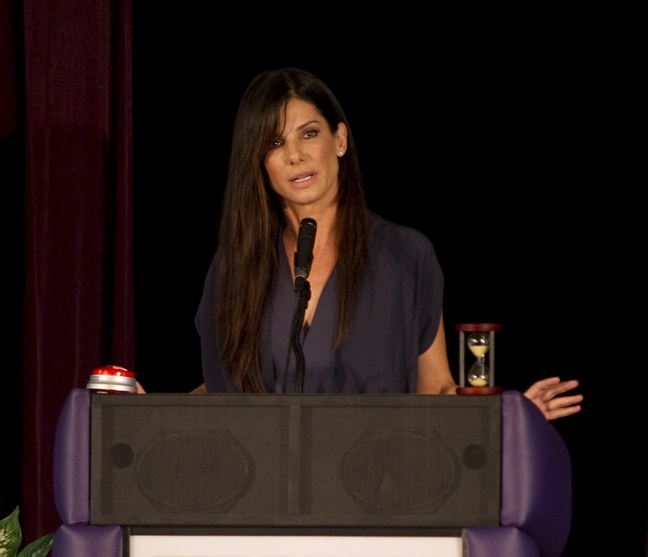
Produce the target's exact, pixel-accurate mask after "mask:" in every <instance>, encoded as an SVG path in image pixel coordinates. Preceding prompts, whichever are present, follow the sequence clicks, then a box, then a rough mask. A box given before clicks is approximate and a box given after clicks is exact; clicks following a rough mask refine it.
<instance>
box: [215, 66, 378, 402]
mask: <svg viewBox="0 0 648 557" xmlns="http://www.w3.org/2000/svg"><path fill="white" fill-rule="evenodd" d="M293 98H298V99H302V100H304V101H307V102H310V103H311V104H313V105H314V106H315V107H316V108H317V109H318V110H319V112H320V113H321V114H322V116H323V117H324V119H325V120H326V122H327V124H328V126H329V128H330V130H331V132H335V130H337V128H338V124H339V123H340V122H344V124H345V125H346V127H347V130H348V132H347V148H346V152H345V155H344V157H341V158H340V160H339V164H340V170H339V175H338V181H339V193H338V209H337V223H336V237H337V238H338V245H337V251H338V259H337V275H338V292H339V298H338V322H337V331H336V335H335V345H336V346H339V344H340V343H341V342H342V341H343V339H344V336H345V334H346V331H347V329H348V326H349V322H350V319H351V315H352V311H353V301H354V297H355V290H356V285H357V284H358V282H359V278H360V276H361V275H362V274H363V272H364V271H365V269H366V268H367V267H368V264H369V256H368V248H367V230H366V210H367V208H366V201H365V194H364V187H363V183H362V179H361V173H360V166H359V162H358V154H357V150H356V145H355V142H354V139H353V134H352V133H351V128H350V126H349V123H348V122H347V119H346V116H345V114H344V111H343V110H342V107H341V106H340V104H339V102H338V101H337V99H336V97H335V95H334V94H333V92H332V91H331V90H330V89H329V87H328V86H327V85H326V84H325V83H323V82H322V81H321V80H320V79H319V78H317V77H316V76H314V75H313V74H311V73H309V72H307V71H304V70H301V69H298V68H282V69H275V70H268V71H265V72H263V73H261V74H259V75H258V76H257V77H255V78H254V79H253V80H252V82H251V83H250V84H249V86H248V87H247V89H246V91H245V93H244V94H243V97H242V99H241V102H240V104H239V107H238V111H237V114H236V119H235V121H234V131H233V135H232V148H231V152H230V158H229V170H228V176H227V184H226V187H225V193H224V198H223V203H222V206H221V217H220V218H221V220H220V227H219V233H218V263H219V272H218V275H217V279H216V280H217V281H218V284H217V289H218V291H217V296H216V299H217V306H218V307H217V309H216V321H215V326H216V334H217V335H218V340H219V343H218V345H220V349H221V353H220V357H221V359H222V362H223V366H224V367H225V369H227V370H228V372H229V373H230V375H231V377H232V380H233V381H234V383H235V385H236V386H237V387H238V389H239V390H240V391H242V392H253V393H255V392H256V393H258V392H263V391H264V390H265V389H264V386H263V381H262V378H261V366H260V360H259V336H260V330H261V319H262V316H263V312H264V309H265V307H266V304H267V302H268V299H269V294H270V293H271V292H272V284H273V279H274V277H275V276H276V274H277V272H278V266H279V262H278V253H277V245H278V234H279V232H280V230H281V228H282V226H283V224H284V220H283V212H282V211H281V209H280V205H279V199H278V196H277V194H276V193H275V192H274V191H273V190H272V188H271V187H270V181H269V179H268V176H267V173H266V171H265V167H264V158H265V156H266V154H267V152H268V150H269V149H270V146H271V145H272V140H273V139H274V138H275V137H276V135H277V130H278V129H279V121H280V115H281V111H282V110H284V109H285V106H286V104H287V102H288V101H289V100H290V99H293ZM340 239H343V240H340ZM333 348H334V347H331V349H333Z"/></svg>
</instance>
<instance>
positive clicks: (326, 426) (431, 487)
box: [90, 394, 501, 530]
mask: <svg viewBox="0 0 648 557" xmlns="http://www.w3.org/2000/svg"><path fill="white" fill-rule="evenodd" d="M500 450H501V399H500V397H499V396H475V397H470V396H465V397H464V396H433V395H431V396H428V395H390V394H384V395H383V394H375V395H374V394H372V395H265V394H264V395H232V394H203V395H190V394H147V395H130V394H124V395H122V394H93V395H92V404H91V455H90V456H91V471H90V491H91V498H90V499H91V500H90V514H91V524H95V525H104V524H121V525H125V526H151V527H165V526H169V527H232V528H237V527H243V528H248V529H249V528H251V527H252V528H254V527H258V528H292V527H295V528H305V527H307V528H313V527H315V528H318V527H322V528H345V529H348V528H355V529H358V528H359V529H367V528H368V529H373V528H398V529H401V530H402V529H407V528H416V529H421V528H439V529H448V528H464V527H494V526H498V525H499V511H500V474H501V462H500V461H501V456H500Z"/></svg>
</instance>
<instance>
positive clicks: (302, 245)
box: [295, 218, 317, 279]
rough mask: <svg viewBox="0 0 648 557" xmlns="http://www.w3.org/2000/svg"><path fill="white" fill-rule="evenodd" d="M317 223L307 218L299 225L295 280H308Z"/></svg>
mask: <svg viewBox="0 0 648 557" xmlns="http://www.w3.org/2000/svg"><path fill="white" fill-rule="evenodd" d="M316 232H317V222H316V221H315V219H311V218H305V219H302V221H301V223H300V224H299V235H298V236H297V251H296V252H295V278H298V277H302V278H305V279H306V278H308V274H309V273H310V267H311V262H312V261H313V245H314V244H315V234H316Z"/></svg>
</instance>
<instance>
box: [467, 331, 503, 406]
mask: <svg viewBox="0 0 648 557" xmlns="http://www.w3.org/2000/svg"><path fill="white" fill-rule="evenodd" d="M456 328H457V331H459V388H458V389H457V393H459V394H497V393H501V392H502V389H501V388H500V387H495V386H494V378H495V331H500V330H501V329H502V326H501V325H500V324H499V323H460V324H459V325H457V327H456ZM466 333H469V335H468V338H466ZM466 349H468V350H469V351H470V353H471V354H472V355H473V357H474V362H473V364H472V365H471V366H470V369H469V370H468V375H466V371H465V364H466V358H465V351H466ZM487 355H488V365H487V363H486V356H487Z"/></svg>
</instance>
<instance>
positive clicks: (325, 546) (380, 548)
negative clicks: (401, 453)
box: [129, 535, 462, 557]
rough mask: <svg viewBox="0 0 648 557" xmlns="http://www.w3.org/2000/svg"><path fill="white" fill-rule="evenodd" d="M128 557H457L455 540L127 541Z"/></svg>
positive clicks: (143, 538) (286, 538)
mask: <svg viewBox="0 0 648 557" xmlns="http://www.w3.org/2000/svg"><path fill="white" fill-rule="evenodd" d="M129 550H130V557H461V556H462V539H461V538H459V537H436V536H434V537H418V536H417V537H409V536H408V537H402V536H148V535H133V536H131V537H130V548H129Z"/></svg>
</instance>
